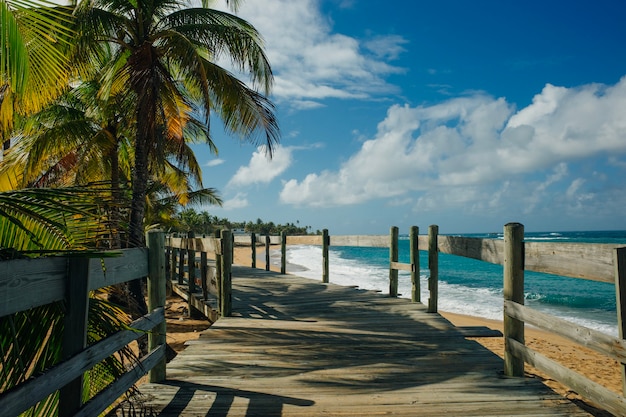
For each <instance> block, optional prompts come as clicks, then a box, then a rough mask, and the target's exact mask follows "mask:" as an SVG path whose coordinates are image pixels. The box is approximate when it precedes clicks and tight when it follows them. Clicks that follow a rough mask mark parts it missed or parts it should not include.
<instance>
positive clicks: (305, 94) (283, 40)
mask: <svg viewBox="0 0 626 417" xmlns="http://www.w3.org/2000/svg"><path fill="white" fill-rule="evenodd" d="M238 15H239V16H241V17H242V18H244V19H246V20H247V21H249V22H250V23H251V24H252V25H254V27H255V28H256V29H257V30H258V31H259V32H260V33H261V34H262V35H263V37H264V39H265V44H266V52H267V55H268V57H269V59H270V63H271V65H272V69H273V70H274V74H275V86H274V89H273V95H274V97H276V99H277V100H285V101H289V102H293V105H294V106H295V107H297V108H299V109H307V108H312V107H315V105H314V103H315V102H317V101H319V100H322V99H326V98H340V99H345V98H366V97H369V96H370V95H371V94H375V93H379V92H389V91H395V88H394V87H393V86H391V85H389V84H388V83H386V81H385V80H384V77H385V76H386V75H388V74H391V73H398V72H402V71H404V70H402V69H400V68H397V67H394V66H392V65H390V64H388V63H387V62H385V61H386V60H390V59H395V58H396V57H397V56H398V54H400V53H401V52H402V51H403V47H402V45H403V44H405V43H406V40H405V39H404V38H402V37H400V36H398V35H389V36H376V37H374V38H372V39H369V40H365V41H363V42H362V41H360V40H358V39H355V38H353V37H350V36H346V35H343V34H340V33H335V32H333V28H332V23H331V22H330V21H329V20H328V19H327V18H326V17H324V16H323V15H322V14H321V11H320V4H319V1H317V0H298V1H293V0H263V1H248V2H245V3H244V4H243V5H242V7H241V9H240V11H239V13H238ZM277 19H278V20H279V21H280V24H277ZM383 48H384V49H383ZM383 51H384V52H383Z"/></svg>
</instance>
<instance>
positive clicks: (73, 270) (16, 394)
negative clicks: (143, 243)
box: [0, 232, 165, 416]
mask: <svg viewBox="0 0 626 417" xmlns="http://www.w3.org/2000/svg"><path fill="white" fill-rule="evenodd" d="M163 236H164V235H163V233H161V232H151V233H149V234H148V248H147V249H146V248H137V249H127V250H122V251H121V255H120V256H115V257H106V258H88V257H77V256H73V257H54V258H39V259H28V260H13V261H3V262H0V290H1V292H0V317H4V316H7V315H10V314H14V313H16V312H19V311H25V310H28V309H31V308H34V307H38V306H42V305H46V304H50V303H55V302H59V301H63V302H65V305H66V308H67V309H66V314H65V318H64V321H65V326H64V334H63V349H64V352H63V356H64V357H70V358H69V359H67V360H65V361H63V362H61V363H59V364H57V365H55V366H54V367H53V368H51V369H49V370H47V371H46V372H44V373H43V374H41V375H38V376H36V377H34V378H31V379H29V380H27V381H25V382H23V383H21V384H19V385H18V386H16V387H14V388H12V389H10V390H8V391H6V392H3V393H2V394H0V414H2V415H7V416H15V415H18V414H20V413H22V412H24V411H26V410H28V409H29V408H30V407H32V406H34V405H35V404H37V403H38V402H39V401H41V400H43V399H44V398H46V397H47V396H48V395H50V394H52V393H54V392H55V391H57V390H60V394H59V405H58V407H59V415H60V416H96V415H99V414H100V413H101V412H102V411H104V410H106V409H107V408H108V407H109V406H110V405H111V404H112V403H113V402H114V401H115V400H117V399H118V398H119V397H120V396H121V395H122V394H123V393H124V392H126V391H127V390H128V389H129V388H130V387H131V386H132V385H134V384H135V383H136V382H137V380H138V379H139V378H141V377H142V376H143V375H145V374H146V373H149V377H150V381H152V382H158V381H161V380H163V379H165V315H164V310H163V307H164V305H165V274H164V272H165V257H164V253H165V251H164V238H163ZM146 276H147V277H148V307H149V309H150V313H149V314H147V315H146V316H144V317H142V318H141V319H139V320H137V321H134V322H133V323H131V324H130V330H128V329H120V331H119V332H117V333H115V334H114V335H112V336H110V337H108V338H106V339H103V340H101V341H99V342H97V343H95V344H93V345H91V346H86V340H87V336H86V332H87V315H88V298H89V292H90V291H93V290H96V289H99V288H102V287H106V286H110V285H114V284H119V283H122V282H126V281H130V280H134V279H137V278H144V277H146ZM146 332H148V335H149V341H148V349H149V353H148V355H146V356H144V357H143V358H142V359H141V361H140V362H139V363H137V364H135V365H134V366H132V367H131V368H130V369H129V370H128V372H127V373H126V374H124V376H123V377H121V378H119V379H118V380H117V381H115V382H113V383H112V384H110V385H109V386H108V387H107V388H106V389H104V390H103V391H101V392H100V393H98V394H97V395H96V396H95V397H93V398H91V399H90V400H89V401H88V402H86V403H83V401H82V397H83V395H82V394H83V380H82V379H83V374H84V373H85V372H87V371H88V370H89V369H91V368H93V367H94V366H95V365H96V364H98V363H100V362H101V361H103V360H104V359H105V358H107V357H109V356H111V355H113V354H114V353H115V352H117V351H118V350H120V349H121V348H123V347H124V346H126V345H127V344H129V343H131V342H132V341H134V340H136V339H138V338H139V337H140V336H142V335H144V334H145V333H146Z"/></svg>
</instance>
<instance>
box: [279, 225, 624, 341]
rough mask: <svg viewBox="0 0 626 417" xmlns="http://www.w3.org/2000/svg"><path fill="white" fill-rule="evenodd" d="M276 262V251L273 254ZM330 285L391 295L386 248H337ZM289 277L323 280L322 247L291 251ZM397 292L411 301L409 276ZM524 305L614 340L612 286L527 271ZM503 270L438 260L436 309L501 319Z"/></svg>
mask: <svg viewBox="0 0 626 417" xmlns="http://www.w3.org/2000/svg"><path fill="white" fill-rule="evenodd" d="M463 236H467V237H478V238H496V239H502V234H493V233H490V234H466V235H463ZM525 240H526V241H557V242H588V243H614V244H621V243H624V245H625V246H626V231H601V232H547V233H529V232H526V234H525ZM271 257H272V263H278V264H279V263H280V252H279V251H278V252H277V253H276V254H274V253H272V256H271ZM399 261H400V262H404V263H408V262H409V240H408V236H400V240H399ZM329 265H330V282H332V283H335V284H339V285H354V286H358V287H360V288H364V289H372V290H380V291H382V292H384V293H387V292H388V291H389V249H388V248H363V247H343V246H342V247H337V246H334V247H333V246H331V247H330V249H329ZM420 267H421V271H420V283H421V295H422V302H424V303H427V302H428V297H429V295H428V282H427V279H428V276H429V271H428V269H427V267H428V258H427V253H426V252H424V251H420ZM287 272H289V273H293V274H296V275H299V276H302V277H306V278H311V279H316V280H321V278H322V248H321V246H305V245H302V246H289V247H288V250H287ZM398 292H399V293H400V294H402V295H401V296H402V297H407V298H410V296H411V279H410V274H409V273H408V272H403V271H400V272H399V279H398ZM525 294H526V300H525V303H526V305H528V306H530V307H533V308H536V309H537V310H540V311H543V312H545V313H548V314H552V315H555V316H558V317H561V318H563V319H566V320H569V321H571V322H574V323H577V324H580V325H583V326H586V327H589V328H592V329H595V330H599V331H601V332H604V333H606V334H610V335H613V336H617V313H616V307H615V286H614V285H612V284H607V283H602V282H595V281H588V280H582V279H573V278H566V277H560V276H555V275H548V274H541V273H535V272H528V271H526V272H525ZM502 303H503V299H502V266H501V265H493V264H490V263H486V262H482V261H478V260H473V259H468V258H463V257H459V256H453V255H447V254H440V255H439V302H438V304H439V310H441V311H446V312H450V313H459V314H465V315H469V316H476V317H483V318H487V319H495V320H502V316H503V312H502Z"/></svg>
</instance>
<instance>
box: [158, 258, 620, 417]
mask: <svg viewBox="0 0 626 417" xmlns="http://www.w3.org/2000/svg"><path fill="white" fill-rule="evenodd" d="M278 248H279V247H278V246H277V247H273V248H272V249H278ZM263 251H264V247H259V248H258V249H257V268H261V269H264V268H265V257H264V256H262V253H263ZM233 261H234V264H236V265H243V266H250V264H251V252H250V248H249V247H236V248H235V254H234V259H233ZM271 269H272V270H275V271H277V272H279V269H277V268H276V267H274V266H272V267H271ZM331 281H332V278H331ZM167 307H168V308H167V313H166V316H167V323H168V324H167V325H168V334H167V341H168V344H170V346H171V347H173V348H174V350H176V351H181V350H182V349H184V343H185V341H187V340H192V339H195V338H197V337H198V335H199V332H200V331H202V330H204V329H206V328H207V327H209V325H210V323H208V322H207V321H205V320H197V319H190V318H188V317H187V316H186V303H185V302H183V301H182V300H180V299H178V298H177V297H169V298H168V305H167ZM440 314H441V315H442V316H443V317H444V318H446V319H447V320H449V321H450V322H451V323H452V324H454V325H456V326H485V327H488V328H490V329H494V330H499V331H502V322H501V321H497V320H488V319H484V318H480V317H472V316H465V315H460V314H453V313H447V312H443V311H440ZM525 337H526V344H527V345H528V346H530V347H532V348H533V349H534V350H536V351H538V352H540V353H541V354H543V355H545V356H547V357H549V358H551V359H553V360H555V361H557V362H559V363H561V364H562V365H565V366H567V367H569V368H571V369H573V370H575V371H576V372H578V373H580V374H583V375H585V376H587V377H588V378H589V379H591V380H593V381H595V382H597V383H599V384H601V385H603V386H605V387H607V388H609V389H611V390H612V391H614V392H616V393H621V391H622V380H621V375H620V371H619V366H618V363H617V362H616V361H614V360H612V359H609V358H607V357H605V356H604V355H601V354H599V353H596V352H594V351H592V350H590V349H587V348H584V347H581V346H578V345H577V344H575V343H573V342H570V341H569V340H567V339H563V338H561V337H558V336H555V335H553V334H550V333H547V332H544V331H540V330H538V329H534V328H532V327H530V326H526V331H525ZM472 340H476V341H477V342H478V343H480V344H481V345H483V346H485V347H486V348H487V349H489V350H491V351H492V352H494V353H495V354H497V355H499V356H501V357H502V356H503V352H504V342H503V339H502V337H480V338H472ZM526 373H527V375H528V376H529V377H535V378H540V379H541V380H543V381H544V383H545V384H546V385H548V386H550V387H551V388H552V389H554V390H555V391H557V392H559V393H560V394H562V395H563V396H565V397H567V398H569V399H572V400H574V401H577V402H580V401H581V397H580V396H579V395H578V394H577V393H575V392H572V391H571V390H569V389H568V388H566V387H565V386H563V385H561V384H559V383H558V382H556V381H554V380H552V379H551V378H549V377H548V376H547V375H545V374H543V373H541V372H539V371H537V370H536V369H534V368H532V367H530V366H529V365H526ZM583 405H584V404H583ZM591 411H592V412H593V414H594V415H596V416H610V415H611V414H609V413H604V412H599V411H597V410H591Z"/></svg>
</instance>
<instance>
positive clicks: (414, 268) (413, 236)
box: [409, 226, 422, 303]
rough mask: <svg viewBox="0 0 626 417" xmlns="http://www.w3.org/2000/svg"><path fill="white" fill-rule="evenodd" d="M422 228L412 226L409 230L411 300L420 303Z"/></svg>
mask: <svg viewBox="0 0 626 417" xmlns="http://www.w3.org/2000/svg"><path fill="white" fill-rule="evenodd" d="M419 233H420V229H419V227H417V226H411V229H410V231H409V241H410V242H411V249H410V255H409V256H410V258H411V301H413V302H416V303H419V302H421V301H422V295H421V288H420V252H419V243H418V238H419Z"/></svg>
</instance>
